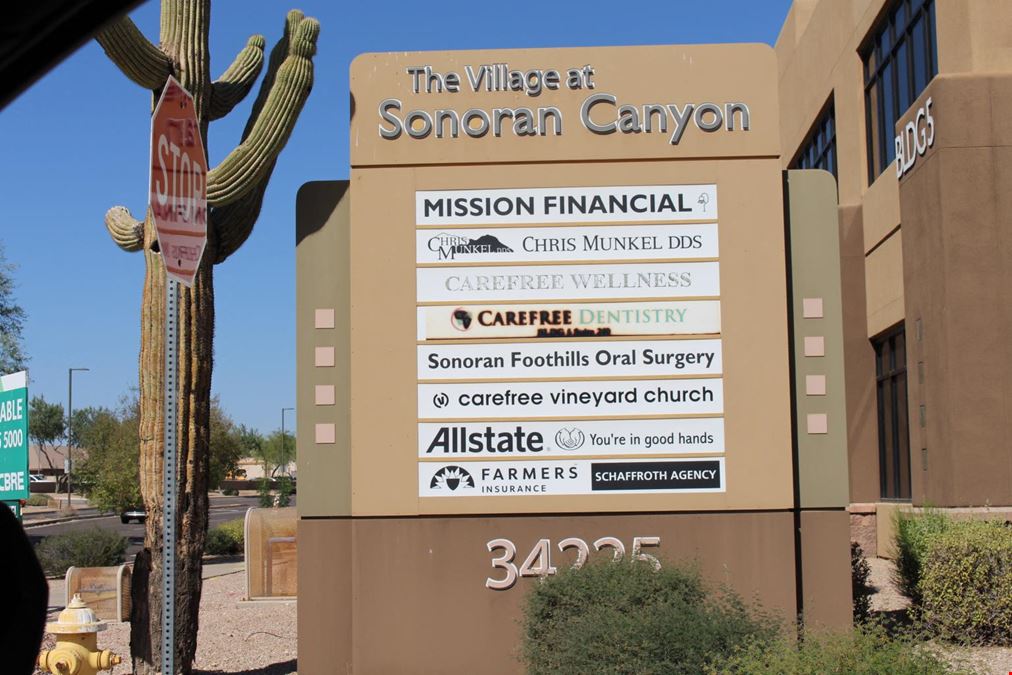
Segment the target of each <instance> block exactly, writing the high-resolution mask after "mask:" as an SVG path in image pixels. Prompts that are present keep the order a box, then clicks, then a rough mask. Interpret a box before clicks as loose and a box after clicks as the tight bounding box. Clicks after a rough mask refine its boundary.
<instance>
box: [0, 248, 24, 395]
mask: <svg viewBox="0 0 1012 675" xmlns="http://www.w3.org/2000/svg"><path fill="white" fill-rule="evenodd" d="M15 269H17V266H16V265H14V264H12V263H9V262H7V257H6V255H5V254H4V247H3V244H0V375H3V374H6V373H16V372H17V371H19V370H24V369H25V364H26V363H27V361H28V356H27V355H26V354H25V351H24V347H23V345H22V342H23V339H24V338H23V336H22V332H23V331H24V327H25V319H27V318H28V315H27V314H26V313H25V310H24V308H22V307H21V305H19V304H18V302H17V300H16V299H15V298H14V286H15V284H14V270H15Z"/></svg>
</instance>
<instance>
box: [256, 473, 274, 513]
mask: <svg viewBox="0 0 1012 675" xmlns="http://www.w3.org/2000/svg"><path fill="white" fill-rule="evenodd" d="M257 496H258V497H259V498H260V508H262V509H269V508H271V507H272V506H274V493H272V492H271V481H270V479H268V478H261V479H260V481H259V484H258V486H257Z"/></svg>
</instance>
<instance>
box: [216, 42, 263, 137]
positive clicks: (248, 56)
mask: <svg viewBox="0 0 1012 675" xmlns="http://www.w3.org/2000/svg"><path fill="white" fill-rule="evenodd" d="M264 44H265V41H264V36H263V35H253V36H251V37H250V39H249V40H247V42H246V46H245V47H243V49H242V50H241V51H240V52H239V53H238V54H237V55H236V57H235V60H234V61H233V62H232V65H230V66H229V67H228V70H226V71H225V72H224V73H222V74H221V77H219V78H218V79H217V80H215V81H214V82H213V83H212V84H211V106H210V108H209V110H208V119H211V120H216V119H220V118H222V117H224V116H225V115H227V114H228V113H229V112H230V111H231V110H232V108H234V107H235V106H236V104H238V103H239V101H241V100H243V99H244V98H246V94H248V93H249V90H250V89H252V88H253V83H255V82H256V80H257V76H259V75H260V69H261V68H262V67H263V65H264Z"/></svg>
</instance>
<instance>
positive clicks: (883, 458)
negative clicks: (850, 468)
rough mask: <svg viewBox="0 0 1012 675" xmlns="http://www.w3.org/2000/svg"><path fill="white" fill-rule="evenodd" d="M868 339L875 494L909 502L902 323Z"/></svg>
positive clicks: (904, 341) (905, 380) (908, 430)
mask: <svg viewBox="0 0 1012 675" xmlns="http://www.w3.org/2000/svg"><path fill="white" fill-rule="evenodd" d="M871 342H872V346H873V348H874V349H875V399H876V404H877V410H878V457H879V495H880V497H881V499H882V500H883V501H897V502H909V501H910V499H911V482H910V473H911V471H910V463H911V458H910V414H909V413H910V411H909V407H908V405H907V404H908V391H907V363H906V357H907V350H906V329H905V325H904V324H903V323H900V324H898V325H897V326H894V327H892V328H890V329H889V330H887V331H885V332H883V333H880V334H879V335H877V336H875V337H874V338H872V340H871Z"/></svg>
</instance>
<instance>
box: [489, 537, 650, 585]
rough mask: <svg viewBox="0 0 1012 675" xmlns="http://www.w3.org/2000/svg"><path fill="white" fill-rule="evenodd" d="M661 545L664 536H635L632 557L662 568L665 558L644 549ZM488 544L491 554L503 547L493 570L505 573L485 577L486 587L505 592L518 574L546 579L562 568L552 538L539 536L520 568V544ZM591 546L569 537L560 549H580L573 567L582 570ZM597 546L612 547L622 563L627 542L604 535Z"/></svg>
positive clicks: (615, 559) (577, 538)
mask: <svg viewBox="0 0 1012 675" xmlns="http://www.w3.org/2000/svg"><path fill="white" fill-rule="evenodd" d="M660 545H661V538H660V537H633V540H632V560H634V561H635V560H638V561H642V562H649V563H650V564H651V565H653V567H654V569H657V570H659V569H660V568H661V561H660V560H658V559H657V558H656V557H654V556H652V555H650V554H649V553H643V548H644V547H646V546H660ZM485 546H486V548H488V552H489V553H493V552H495V550H496V549H502V555H501V556H499V557H493V558H492V569H494V570H496V569H498V570H502V571H503V574H504V576H503V577H502V578H501V579H494V578H492V577H488V578H487V579H485V588H490V589H492V590H493V591H505V590H509V589H510V588H513V586H514V585H515V584H516V582H517V578H518V577H541V578H544V577H547V576H551V575H553V574H555V573H556V572H557V571H558V568H557V567H555V566H553V565H552V542H551V540H550V539H539V540H538V542H537V543H536V544H534V548H532V549H531V552H530V553H528V554H527V557H526V558H524V561H523V563H521V565H520V567H519V568H517V566H516V563H515V562H514V561H515V560H516V555H517V547H516V544H514V543H513V542H512V541H510V540H509V539H493V540H491V541H489V542H488V543H487V544H486V545H485ZM590 546H591V545H590V544H587V542H586V541H584V540H583V539H580V538H579V537H567V538H565V539H563V540H561V541H559V543H558V547H559V551H560V552H563V553H564V552H565V551H566V549H570V548H574V549H576V560H575V561H574V562H573V569H579V568H581V567H583V566H584V564H585V563H586V562H587V558H589V557H590ZM593 546H594V550H595V551H600V550H602V549H604V548H610V549H612V550H613V551H614V554H613V558H612V560H613V561H614V562H620V561H621V560H623V559H624V558H625V553H626V549H625V544H623V543H622V541H621V540H620V539H618V538H617V537H601V538H600V539H598V540H597V541H595V542H594V543H593Z"/></svg>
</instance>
